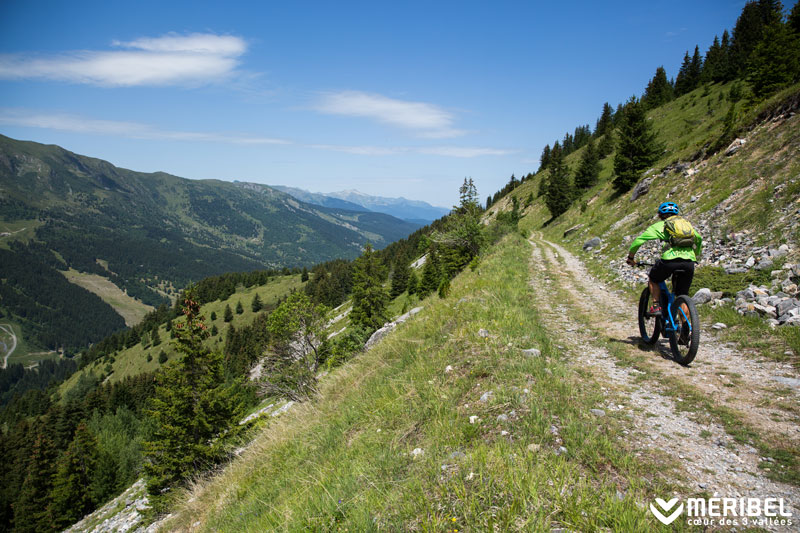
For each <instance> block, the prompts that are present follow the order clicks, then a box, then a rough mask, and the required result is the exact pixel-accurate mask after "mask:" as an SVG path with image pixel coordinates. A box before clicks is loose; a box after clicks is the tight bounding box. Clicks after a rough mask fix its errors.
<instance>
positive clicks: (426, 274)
mask: <svg viewBox="0 0 800 533" xmlns="http://www.w3.org/2000/svg"><path fill="white" fill-rule="evenodd" d="M441 279H442V273H441V265H440V263H439V255H438V254H437V253H436V250H435V249H433V248H431V249H430V251H429V252H428V259H427V260H426V261H425V266H424V267H422V279H420V280H419V288H418V290H417V293H418V294H419V296H420V298H424V297H425V296H427V295H429V294H430V293H432V292H433V291H435V290H437V289H438V288H439V283H441Z"/></svg>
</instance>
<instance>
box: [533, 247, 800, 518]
mask: <svg viewBox="0 0 800 533" xmlns="http://www.w3.org/2000/svg"><path fill="white" fill-rule="evenodd" d="M531 245H533V252H532V255H531V273H532V274H531V275H532V279H531V285H532V287H533V289H534V294H535V297H536V300H537V302H538V303H539V308H540V309H542V310H543V312H544V315H545V318H546V320H547V326H548V328H549V329H550V330H551V331H552V332H553V333H554V336H555V337H556V338H558V339H559V341H560V343H561V345H562V347H563V349H564V351H565V353H566V354H567V355H568V357H569V358H570V359H571V361H572V362H573V364H575V365H577V366H580V367H581V368H584V369H588V370H590V371H592V372H593V373H594V374H595V376H596V377H597V379H598V381H600V382H601V383H607V385H608V386H607V388H608V390H609V392H610V393H611V392H615V393H617V394H616V396H618V397H621V398H624V400H623V401H622V403H621V404H617V403H616V402H611V401H609V403H608V404H607V405H606V407H605V408H606V410H609V411H623V413H624V414H625V415H627V416H629V417H630V419H631V420H632V422H633V426H634V428H635V431H634V434H632V435H631V437H632V442H633V443H635V446H636V448H638V449H640V450H642V451H643V453H647V451H648V450H649V451H652V452H654V453H655V454H659V453H663V454H666V455H668V456H670V457H671V458H672V459H673V461H671V462H673V463H675V464H677V465H679V468H680V469H681V470H682V471H680V472H673V473H672V474H669V475H671V476H673V477H674V481H677V482H679V483H681V484H683V485H684V486H685V487H686V490H687V491H689V494H697V493H702V492H707V493H708V494H710V495H713V494H715V493H716V494H717V495H718V496H721V497H753V498H756V497H762V498H765V497H778V498H780V497H783V498H785V499H786V501H787V502H789V503H790V505H791V506H792V509H793V510H794V511H795V514H797V512H798V510H800V488H798V487H795V486H792V485H787V484H784V483H779V482H775V481H772V480H770V479H768V478H767V477H766V476H765V475H764V474H765V472H764V471H763V470H762V469H761V468H759V465H760V464H761V463H762V462H763V458H762V457H761V456H760V455H759V452H758V450H756V449H755V448H753V447H752V446H749V445H744V444H740V443H736V442H735V441H734V440H733V438H732V437H731V436H730V435H729V434H728V433H727V432H726V430H725V427H724V426H723V425H722V424H721V423H720V422H719V421H718V420H716V419H715V417H714V416H712V415H709V414H708V413H696V412H694V410H693V409H692V407H693V406H688V407H689V409H686V407H687V404H681V402H683V399H681V398H677V397H675V394H674V393H668V392H667V391H666V390H665V386H664V384H663V383H662V380H661V379H654V378H653V377H652V375H655V376H658V378H661V377H664V378H667V379H668V380H669V381H670V382H671V383H673V384H675V383H677V384H678V385H680V386H681V387H686V388H687V389H688V390H691V391H693V392H694V393H696V394H699V395H701V396H702V397H705V398H708V399H709V400H710V401H711V402H712V403H713V404H715V405H722V406H724V407H725V408H727V409H729V410H730V411H733V412H734V413H735V414H736V416H738V417H740V419H741V420H744V421H745V422H746V423H747V424H748V425H749V426H750V427H751V428H753V429H754V430H756V431H757V432H758V433H759V434H760V435H761V436H762V438H763V439H764V440H765V441H767V442H775V441H774V440H772V439H780V441H781V442H792V443H794V444H795V445H797V444H798V442H800V424H798V415H797V413H798V412H799V411H800V409H798V406H800V394H799V392H800V391H798V390H797V389H795V388H791V387H787V385H785V384H782V383H780V382H778V381H775V379H774V378H775V377H786V376H793V377H796V373H795V372H794V371H793V369H792V367H791V366H790V365H787V364H781V363H776V362H772V361H757V360H755V359H750V358H748V357H745V356H742V355H740V354H738V353H737V352H736V350H735V349H734V348H733V347H731V346H728V345H724V344H722V343H720V342H718V341H717V340H716V339H714V337H713V335H712V334H711V333H709V332H707V331H703V333H702V337H701V344H700V350H699V352H698V355H697V358H696V360H695V362H694V363H693V364H692V365H691V366H690V367H689V368H685V367H682V366H680V365H678V364H676V363H675V362H674V361H672V360H670V359H669V346H668V345H667V343H666V342H664V341H662V342H660V343H659V346H657V347H655V348H651V349H646V350H643V349H642V348H640V346H639V344H640V343H639V336H638V326H637V324H636V313H637V307H636V305H635V303H634V302H630V301H628V300H627V299H625V298H623V297H621V296H619V295H618V294H615V293H614V292H612V291H610V290H609V289H608V287H605V286H604V285H603V284H602V282H600V281H599V280H597V279H595V278H594V277H592V276H591V275H590V274H589V273H588V272H587V271H586V269H585V268H584V266H583V264H582V263H581V261H580V260H579V259H577V258H576V257H575V256H573V255H572V254H571V253H569V252H568V251H567V250H565V249H563V248H562V247H560V246H558V245H556V244H554V243H551V242H548V241H545V240H543V239H541V238H540V237H536V238H534V240H532V241H531ZM580 320H586V321H587V322H588V324H589V326H586V325H585V324H583V323H582V322H580ZM618 349H621V350H623V352H624V354H625V355H626V357H629V358H632V359H633V360H634V361H635V362H636V366H637V367H638V368H641V369H642V370H644V371H646V373H648V374H650V375H651V377H648V378H647V379H644V377H645V372H643V371H642V370H638V369H636V368H633V367H632V366H631V365H630V364H626V363H625V362H624V361H620V359H619V358H618V356H617V355H615V352H616V351H617V350H618ZM784 407H785V408H784ZM762 466H764V465H763V464H762ZM687 495H688V494H687ZM792 527H793V529H792V530H794V528H795V527H800V524H797V523H796V524H795V525H794V526H792Z"/></svg>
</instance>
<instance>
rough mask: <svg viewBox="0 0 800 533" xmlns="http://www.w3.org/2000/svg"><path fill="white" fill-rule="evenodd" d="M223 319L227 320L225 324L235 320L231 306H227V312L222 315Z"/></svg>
mask: <svg viewBox="0 0 800 533" xmlns="http://www.w3.org/2000/svg"><path fill="white" fill-rule="evenodd" d="M222 319H223V320H225V322H230V321H231V320H233V311H232V310H231V306H230V304H225V312H224V313H223V315H222Z"/></svg>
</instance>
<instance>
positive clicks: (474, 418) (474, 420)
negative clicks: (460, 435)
mask: <svg viewBox="0 0 800 533" xmlns="http://www.w3.org/2000/svg"><path fill="white" fill-rule="evenodd" d="M478 420H480V418H478V416H477V415H472V416H471V417H469V423H470V424H477V423H478Z"/></svg>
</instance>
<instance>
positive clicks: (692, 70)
mask: <svg viewBox="0 0 800 533" xmlns="http://www.w3.org/2000/svg"><path fill="white" fill-rule="evenodd" d="M702 72H703V58H702V57H700V47H699V46H695V47H694V54H692V61H691V62H690V63H689V90H690V91H693V90H694V89H696V88H697V87H698V86H699V85H700V74H701V73H702Z"/></svg>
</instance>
